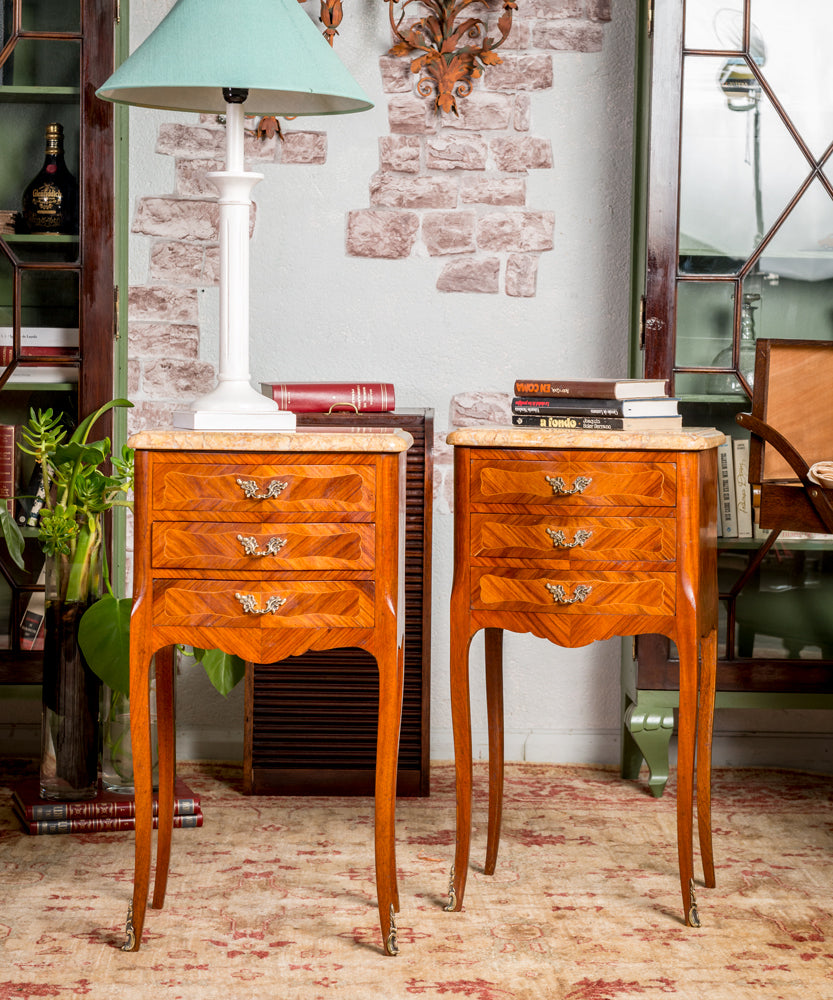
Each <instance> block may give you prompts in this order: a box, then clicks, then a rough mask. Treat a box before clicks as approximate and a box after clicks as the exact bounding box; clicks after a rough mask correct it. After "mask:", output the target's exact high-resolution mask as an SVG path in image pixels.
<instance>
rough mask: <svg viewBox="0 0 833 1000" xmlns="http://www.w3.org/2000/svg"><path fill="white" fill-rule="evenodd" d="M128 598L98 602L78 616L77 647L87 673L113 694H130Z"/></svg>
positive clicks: (104, 598)
mask: <svg viewBox="0 0 833 1000" xmlns="http://www.w3.org/2000/svg"><path fill="white" fill-rule="evenodd" d="M132 608H133V598H132V597H122V598H117V597H113V595H112V594H107V595H106V596H104V597H102V598H100V599H99V600H98V601H96V602H95V604H93V605H92V607H89V608H87V610H86V611H85V612H84V614H83V615H82V616H81V621H80V623H79V626H78V645H79V646H80V647H81V652H82V653H83V654H84V659H85V660H86V661H87V663H88V664H89V667H90V670H92V672H93V673H94V674H95V675H96V676H97V677H100V678H101V679H102V680H103V681H104V683H105V684H106V685H107V686H108V687H111V688H112V689H113V690H114V691H120V692H121V693H122V694H126V695H129V694H130V612H131V610H132Z"/></svg>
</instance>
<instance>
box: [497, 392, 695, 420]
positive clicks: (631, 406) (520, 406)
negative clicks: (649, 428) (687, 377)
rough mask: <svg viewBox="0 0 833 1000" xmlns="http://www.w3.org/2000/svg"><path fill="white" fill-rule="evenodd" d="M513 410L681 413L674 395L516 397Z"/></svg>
mask: <svg viewBox="0 0 833 1000" xmlns="http://www.w3.org/2000/svg"><path fill="white" fill-rule="evenodd" d="M512 412H513V413H536V414H540V413H544V414H553V415H554V416H566V415H568V414H570V415H572V414H580V415H584V416H588V417H672V416H676V415H677V412H678V401H677V400H676V399H675V398H674V397H673V396H660V397H658V398H656V399H602V398H590V397H587V398H575V399H573V398H565V399H550V398H547V397H545V396H515V397H514V399H513V400H512Z"/></svg>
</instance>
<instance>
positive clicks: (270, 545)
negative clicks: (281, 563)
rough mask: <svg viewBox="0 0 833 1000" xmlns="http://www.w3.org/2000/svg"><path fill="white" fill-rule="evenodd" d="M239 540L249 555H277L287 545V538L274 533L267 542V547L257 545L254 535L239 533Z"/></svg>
mask: <svg viewBox="0 0 833 1000" xmlns="http://www.w3.org/2000/svg"><path fill="white" fill-rule="evenodd" d="M237 541H238V542H240V544H241V545H242V546H243V551H244V552H245V553H246V555H247V556H276V555H277V554H278V553H279V552H280V550H281V549H282V548H283V547H284V545H286V539H285V538H278V537H277V535H273V536H272V537H271V538H270V539H269V541H268V542H267V543H266V548H265V549H260V550H258V547H257V546H258V543H257V539H256V538H253V537H252V536H248V537H247V536H246V535H238V536H237Z"/></svg>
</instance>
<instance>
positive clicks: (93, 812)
mask: <svg viewBox="0 0 833 1000" xmlns="http://www.w3.org/2000/svg"><path fill="white" fill-rule="evenodd" d="M12 805H13V807H14V811H15V815H16V816H17V818H18V819H19V820H20V822H21V823H22V824H23V827H24V829H25V830H26V831H27V832H28V833H31V834H42V833H102V832H109V831H113V830H133V829H135V827H136V803H135V801H134V799H133V796H132V795H124V794H118V793H116V792H108V791H104V790H102V791H100V792H99V793H98V795H97V796H96V797H95V798H94V799H89V800H88V801H86V802H54V801H50V800H47V799H42V798H41V797H40V784H39V782H38V779H37V778H26V779H24V780H23V781H21V782H18V784H17V785H16V787H15V789H14V793H13V796H12ZM157 812H158V802H157V796H156V792H154V794H153V826H154V829H155V828H156V826H157V825H158V819H157ZM174 826H175V827H179V828H182V829H187V828H189V827H197V826H202V806H201V804H200V797H199V795H196V794H195V793H194V792H192V791H191V789H190V788H189V787H188V785H186V784H185V782H184V781H183V780H182V779H181V778H177V779H176V784H175V785H174Z"/></svg>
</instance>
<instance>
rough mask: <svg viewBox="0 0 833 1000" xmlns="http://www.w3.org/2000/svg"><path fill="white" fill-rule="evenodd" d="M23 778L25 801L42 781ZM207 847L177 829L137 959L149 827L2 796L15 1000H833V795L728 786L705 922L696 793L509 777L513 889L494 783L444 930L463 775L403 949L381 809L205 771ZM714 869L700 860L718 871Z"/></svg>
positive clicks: (574, 771) (1, 912)
mask: <svg viewBox="0 0 833 1000" xmlns="http://www.w3.org/2000/svg"><path fill="white" fill-rule="evenodd" d="M21 773H22V772H21V771H20V769H17V770H15V768H14V765H13V764H12V765H9V763H8V762H6V770H5V773H4V774H3V775H2V784H3V785H4V786H8V784H9V783H10V782H11V781H12V780H14V778H16V777H17V776H19V775H20V774H21ZM180 774H181V775H182V776H183V777H184V778H185V780H186V781H187V782H188V783H189V784H190V785H191V787H192V788H194V790H195V791H198V792H199V793H200V794H201V796H202V802H203V811H204V814H205V823H204V826H203V827H202V828H201V829H193V830H175V831H174V847H173V859H172V864H171V876H170V880H169V887H168V898H167V901H166V905H165V908H164V909H163V910H151V909H149V910H148V915H147V919H146V923H145V934H144V938H143V944H142V949H141V951H139V952H138V953H130V954H128V953H124V952H122V951H120V950H119V945H120V944H121V942H122V940H123V929H124V921H125V916H126V911H127V902H128V899H129V897H130V895H131V891H132V865H133V853H132V852H133V842H132V834H130V833H97V834H91V835H86V836H70V835H60V836H40V837H33V836H28V835H27V834H25V833H23V832H22V830H21V828H20V826H19V824H18V822H17V820H16V819H15V818H14V815H13V813H12V810H11V806H10V792H9V790H8V787H4V788H3V789H2V790H0V886H2V909H0V1000H11V998H14V1000H20V998H30V997H31V998H34V997H58V998H68V997H89V998H95V1000H99V998H100V1000H105V998H106V1000H149V998H151V997H152V998H154V1000H179V998H183V1000H261V998H262V1000H335V998H338V1000H392V998H395V1000H399V998H402V1000H406V998H411V997H414V998H420V997H443V998H447V1000H457V998H472V1000H538V998H541V1000H623V998H634V997H637V998H640V1000H643V998H648V1000H651V998H659V997H662V998H664V1000H668V998H670V997H673V998H675V1000H703V998H709V1000H747V998H748V1000H752V998H754V1000H799V998H804V997H807V998H811V1000H826V998H829V997H833V917H832V916H831V904H830V897H831V889H833V810H831V793H833V779H831V778H829V777H824V776H818V775H808V774H799V773H795V772H779V771H770V770H720V771H717V772H716V774H715V778H714V825H715V859H716V865H717V880H718V885H717V888H716V889H711V890H708V889H704V888H700V889H699V891H698V901H699V909H700V918H701V920H702V923H703V926H702V927H701V928H699V929H693V928H687V927H686V926H685V925H684V923H683V920H682V910H681V901H680V894H679V886H678V879H677V870H676V848H675V840H674V838H675V813H674V786H673V782H672V783H671V784H670V785H669V789H668V791H667V792H666V794H665V796H663V798H661V799H659V800H655V799H653V798H652V797H651V796H650V795H649V794H648V793H647V792H646V789H645V786H644V785H643V784H639V783H633V782H626V781H622V780H620V779H619V778H618V776H617V773H616V771H615V770H614V769H612V768H600V767H574V766H553V765H538V764H514V765H510V766H509V767H508V778H507V789H506V803H505V808H504V835H503V839H502V843H501V850H500V856H499V858H498V868H497V872H496V874H495V875H494V876H492V877H487V876H485V875H483V874H482V865H483V854H484V850H485V790H486V774H485V767H484V766H483V765H476V773H475V780H476V782H477V792H478V796H477V798H476V801H475V830H474V839H473V867H472V870H471V873H470V876H469V881H468V891H467V895H466V903H465V910H464V911H463V912H461V913H445V912H443V910H442V905H443V903H444V902H445V898H446V889H447V884H448V872H449V867H450V864H451V860H452V856H453V842H454V806H453V803H454V796H453V769H452V767H451V766H450V765H449V764H440V765H435V767H434V768H433V771H432V795H431V797H430V798H428V799H401V800H400V801H399V804H398V807H397V843H398V863H399V878H400V895H401V905H402V909H401V913H400V914H399V916H398V919H397V923H398V926H399V945H400V948H401V953H400V955H399V956H398V957H396V958H391V957H386V956H384V955H383V954H382V951H381V941H380V933H379V928H378V924H377V921H376V910H375V897H374V884H373V852H372V823H373V819H372V817H373V809H372V800H370V799H366V798H360V799H351V798H309V799H306V798H278V797H252V798H249V797H246V796H244V795H242V794H241V792H240V769H239V767H236V766H233V765H216V764H191V763H189V764H182V765H180ZM697 861H698V863H699V859H697Z"/></svg>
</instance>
